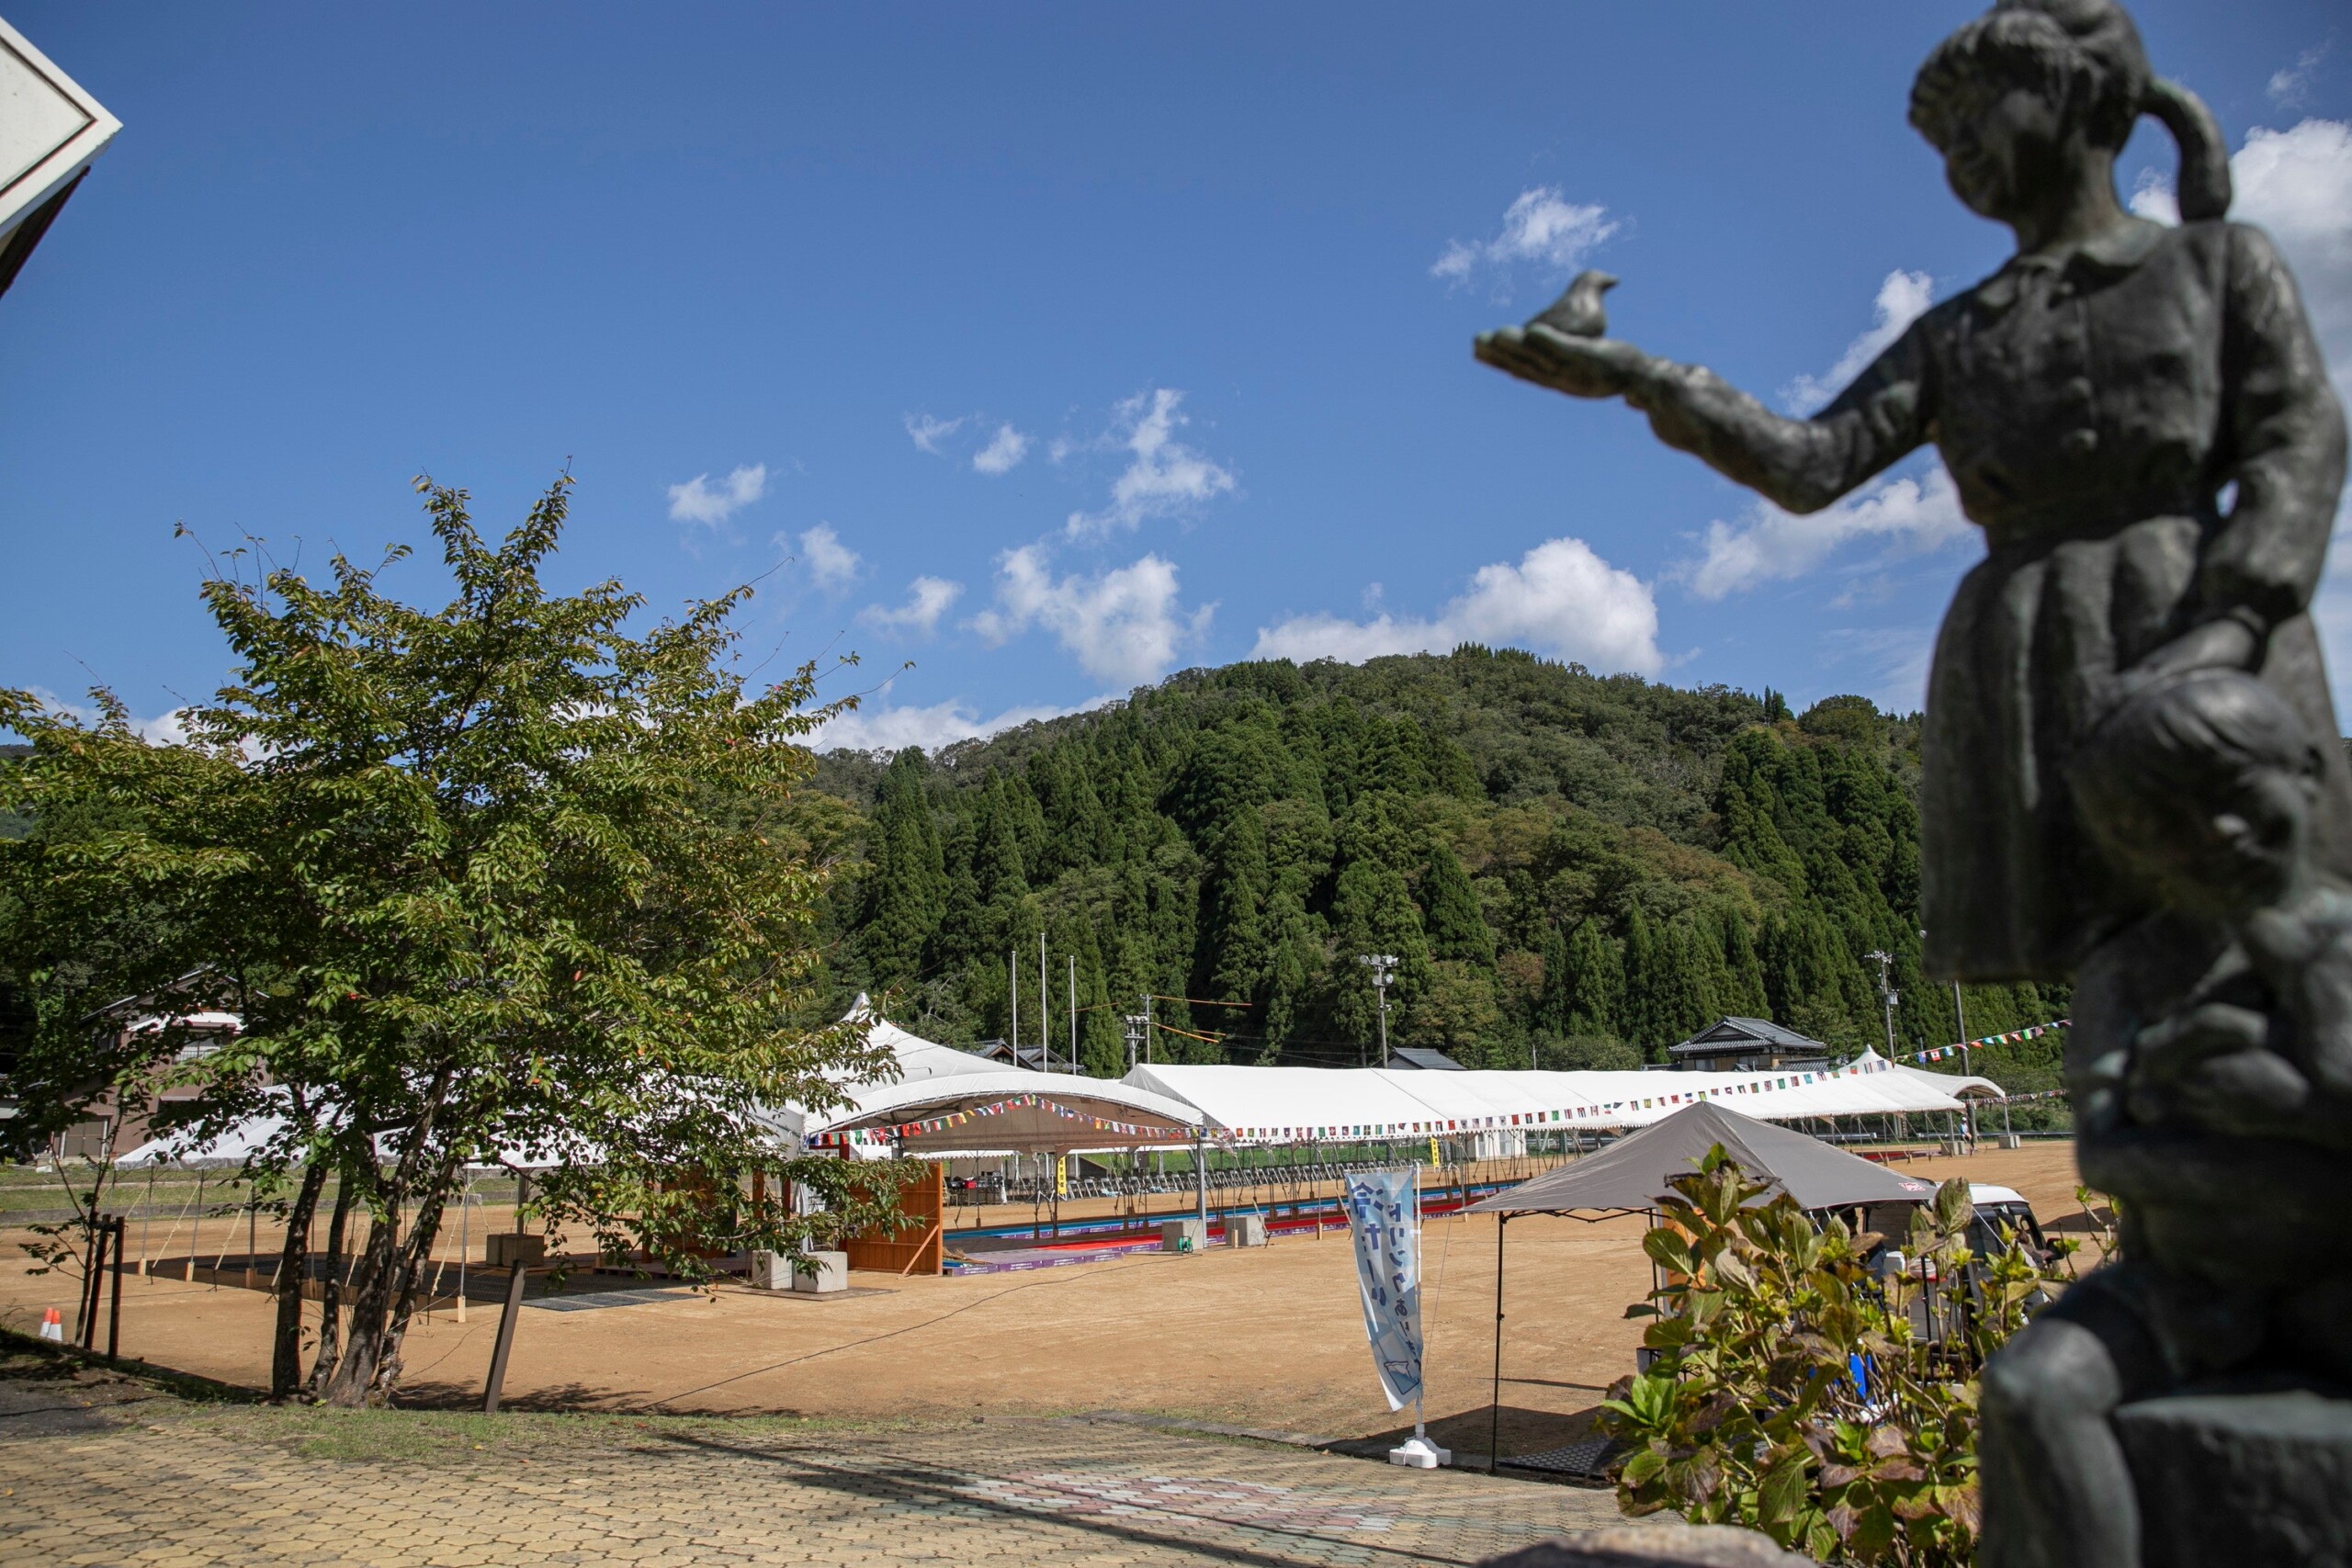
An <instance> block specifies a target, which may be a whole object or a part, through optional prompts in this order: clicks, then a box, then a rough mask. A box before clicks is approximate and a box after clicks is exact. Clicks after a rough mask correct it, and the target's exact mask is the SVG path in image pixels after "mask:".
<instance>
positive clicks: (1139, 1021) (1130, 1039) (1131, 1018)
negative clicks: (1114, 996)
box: [1121, 1012, 1143, 1072]
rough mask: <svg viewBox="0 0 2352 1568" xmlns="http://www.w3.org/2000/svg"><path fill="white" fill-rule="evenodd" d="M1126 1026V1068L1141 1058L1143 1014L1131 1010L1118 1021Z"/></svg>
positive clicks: (1132, 1068)
mask: <svg viewBox="0 0 2352 1568" xmlns="http://www.w3.org/2000/svg"><path fill="white" fill-rule="evenodd" d="M1121 1022H1123V1023H1125V1025H1126V1026H1127V1070H1128V1071H1129V1072H1133V1071H1134V1070H1135V1066H1136V1063H1137V1062H1139V1061H1141V1060H1142V1059H1143V1014H1141V1013H1139V1012H1131V1013H1129V1014H1127V1016H1126V1017H1125V1018H1124V1019H1122V1020H1121Z"/></svg>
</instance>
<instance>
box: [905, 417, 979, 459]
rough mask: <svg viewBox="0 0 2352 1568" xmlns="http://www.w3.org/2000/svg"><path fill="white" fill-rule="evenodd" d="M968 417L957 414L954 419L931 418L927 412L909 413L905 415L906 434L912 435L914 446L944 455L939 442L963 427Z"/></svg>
mask: <svg viewBox="0 0 2352 1568" xmlns="http://www.w3.org/2000/svg"><path fill="white" fill-rule="evenodd" d="M968 417H969V416H968V415H964V414H958V415H956V417H955V418H954V419H933V418H932V417H931V415H929V414H927V413H921V414H917V413H910V414H908V415H907V416H906V421H907V434H909V435H910V436H912V437H914V443H915V446H917V447H918V448H920V449H921V450H922V451H925V452H928V453H930V454H931V455H932V456H933V457H945V456H946V454H945V453H944V452H942V451H941V450H940V449H939V444H940V443H941V442H943V441H944V440H946V439H947V437H949V436H951V435H953V434H956V432H957V431H959V430H961V429H963V428H964V425H965V423H967V419H968Z"/></svg>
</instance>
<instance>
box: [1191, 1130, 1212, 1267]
mask: <svg viewBox="0 0 2352 1568" xmlns="http://www.w3.org/2000/svg"><path fill="white" fill-rule="evenodd" d="M1193 1217H1194V1218H1195V1219H1197V1220H1199V1221H1200V1222H1201V1245H1202V1246H1203V1247H1206V1246H1207V1245H1208V1244H1209V1167H1208V1159H1207V1157H1206V1155H1205V1152H1204V1149H1203V1148H1202V1145H1201V1135H1200V1134H1198V1133H1194V1134H1193Z"/></svg>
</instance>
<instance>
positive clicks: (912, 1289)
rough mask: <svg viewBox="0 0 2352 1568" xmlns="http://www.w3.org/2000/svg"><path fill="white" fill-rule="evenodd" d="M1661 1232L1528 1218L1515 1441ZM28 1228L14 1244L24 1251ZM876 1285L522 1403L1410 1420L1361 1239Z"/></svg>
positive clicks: (0, 1314)
mask: <svg viewBox="0 0 2352 1568" xmlns="http://www.w3.org/2000/svg"><path fill="white" fill-rule="evenodd" d="M1904 1169H1905V1170H1906V1171H1907V1172H1916V1173H1918V1174H1922V1175H1927V1176H1931V1177H1937V1178H1942V1177H1947V1176H1951V1175H1962V1174H1964V1175H1966V1176H1968V1177H1970V1178H1971V1179H1975V1180H1978V1181H1991V1182H1997V1183H2000V1184H2003V1185H2006V1186H2009V1187H2013V1188H2016V1189H2018V1190H2019V1191H2021V1192H2022V1193H2023V1194H2024V1195H2025V1196H2026V1197H2027V1199H2028V1200H2029V1201H2031V1203H2032V1204H2033V1207H2034V1212H2035V1213H2036V1214H2037V1215H2038V1216H2039V1217H2040V1218H2041V1221H2042V1223H2043V1224H2044V1225H2045V1226H2051V1225H2055V1226H2056V1227H2057V1228H2059V1229H2062V1230H2064V1229H2074V1228H2079V1226H2080V1224H2081V1222H2080V1218H2079V1216H2080V1212H2081V1204H2080V1203H2079V1202H2077V1201H2076V1200H2075V1170H2074V1150H2073V1147H2072V1145H2066V1144H2057V1143H2044V1144H2034V1145H2029V1146H2027V1147H2025V1148H2023V1149H2019V1150H2015V1151H2001V1150H1993V1149H1987V1150H1985V1151H1984V1152H1982V1153H1979V1154H1978V1155H1976V1156H1973V1157H1970V1158H1967V1159H1960V1160H1949V1159H1923V1160H1917V1161H1914V1162H1911V1163H1909V1164H1907V1165H1905V1167H1904ZM1641 1232H1642V1222H1641V1221H1640V1220H1639V1219H1637V1218H1626V1219H1617V1220H1610V1221H1603V1222H1600V1223H1597V1224H1589V1223H1586V1222H1582V1221H1578V1220H1574V1219H1559V1218H1550V1217H1538V1216H1530V1217H1526V1218H1521V1219H1519V1220H1515V1221H1513V1222H1512V1223H1511V1224H1510V1234H1509V1253H1508V1257H1507V1259H1506V1278H1505V1284H1506V1289H1505V1292H1504V1311H1505V1314H1506V1317H1505V1320H1504V1331H1505V1337H1504V1347H1503V1363H1502V1370H1503V1384H1502V1403H1503V1405H1504V1407H1505V1414H1504V1420H1503V1423H1502V1439H1501V1447H1502V1451H1503V1452H1504V1453H1506V1454H1512V1453H1521V1452H1526V1451H1530V1450H1532V1449H1536V1448H1543V1447H1549V1446H1553V1445H1555V1444H1557V1443H1559V1442H1564V1441H1567V1440H1570V1439H1571V1438H1573V1437H1575V1436H1579V1435H1581V1433H1582V1430H1583V1429H1584V1427H1586V1426H1587V1424H1588V1423H1589V1414H1588V1413H1589V1411H1590V1409H1591V1407H1592V1406H1593V1404H1595V1403H1596V1402H1597V1401H1598V1399H1599V1398H1600V1393H1601V1391H1602V1389H1604V1388H1605V1387H1606V1386H1607V1384H1608V1383H1609V1382H1611V1381H1612V1380H1613V1379H1615V1378H1617V1377H1618V1376H1620V1375H1621V1374H1623V1372H1625V1371H1629V1370H1630V1369H1631V1367H1632V1364H1633V1356H1634V1347H1635V1345H1636V1344H1637V1343H1638V1340H1639V1333H1638V1325H1636V1324H1633V1323H1629V1322H1627V1321H1625V1320H1624V1318H1623V1315H1622V1314H1623V1309H1624V1308H1625V1306H1626V1305H1627V1304H1628V1303H1632V1302H1634V1301H1637V1300H1639V1299H1640V1298H1641V1296H1642V1294H1643V1292H1645V1291H1646V1290H1647V1289H1648V1269H1647V1266H1646V1264H1645V1261H1644V1259H1643V1257H1642V1253H1641V1248H1640V1237H1641ZM16 1239H18V1238H16V1237H8V1238H0V1245H5V1246H6V1247H7V1250H8V1251H9V1252H11V1253H14V1252H15V1251H16V1250H17V1249H16V1247H15V1246H14V1245H13V1243H14V1241H15V1240H16ZM239 1239H240V1240H242V1237H240V1238H239ZM1495 1244H1496V1227H1495V1224H1494V1223H1493V1222H1492V1221H1490V1220H1487V1219H1483V1218H1468V1219H1445V1220H1433V1221H1431V1222H1430V1225H1429V1229H1428V1234H1427V1239H1426V1251H1425V1260H1424V1286H1423V1289H1424V1302H1425V1308H1424V1315H1425V1317H1426V1319H1427V1322H1428V1326H1429V1343H1430V1355H1429V1360H1428V1387H1429V1393H1430V1407H1429V1413H1430V1421H1431V1425H1432V1427H1434V1428H1435V1429H1436V1430H1437V1432H1438V1435H1439V1436H1440V1437H1441V1438H1442V1439H1443V1440H1448V1441H1450V1442H1451V1443H1453V1446H1455V1447H1457V1448H1462V1449H1467V1450H1476V1451H1480V1452H1483V1451H1484V1450H1486V1448H1487V1393H1488V1387H1489V1382H1488V1380H1489V1378H1490V1377H1491V1375H1492V1372H1493V1356H1494V1327H1495V1316H1494V1314H1495V1268H1496V1258H1495V1253H1496V1245H1495ZM264 1245H265V1246H266V1245H267V1243H266V1235H265V1238H264ZM475 1245H476V1247H477V1249H479V1247H480V1238H479V1237H477V1238H476V1242H475ZM184 1249H185V1248H184V1247H183V1250H184ZM133 1256H134V1257H135V1256H137V1241H136V1235H135V1230H134V1236H133ZM852 1284H853V1285H854V1286H856V1287H859V1288H861V1290H866V1291H870V1292H872V1293H860V1294H854V1295H852V1296H851V1297H849V1298H848V1299H839V1298H836V1299H830V1300H827V1299H818V1298H812V1297H808V1296H777V1295H773V1294H769V1293H765V1292H752V1291H749V1290H744V1289H741V1288H737V1287H733V1286H721V1287H719V1288H718V1290H717V1292H715V1293H713V1294H709V1295H698V1294H684V1293H681V1294H676V1295H671V1296H665V1297H662V1298H659V1299H655V1300H652V1301H649V1302H645V1303H640V1304H631V1305H626V1306H616V1307H608V1308H604V1309H600V1310H593V1311H562V1312H560V1311H545V1310H528V1311H526V1313H525V1314H524V1315H523V1317H522V1319H521V1322H520V1325H519V1326H518V1329H517V1334H516V1338H515V1349H514V1354H513V1360H512V1363H511V1365H510V1367H509V1369H508V1372H507V1381H506V1393H507V1398H508V1401H509V1403H511V1404H515V1405H518V1406H522V1407H526V1408H537V1409H558V1408H570V1409H595V1410H615V1411H619V1410H635V1411H652V1412H664V1413H713V1414H716V1413H753V1412H758V1413H777V1414H793V1415H801V1416H854V1417H871V1416H944V1415H950V1414H955V1413H957V1412H964V1413H973V1412H980V1411H987V1412H989V1413H1003V1414H1049V1413H1055V1412H1083V1411H1097V1410H1115V1411H1126V1412H1134V1413H1138V1414H1149V1415H1155V1416H1177V1417H1182V1418H1189V1419H1194V1420H1204V1421H1209V1422H1216V1423H1223V1424H1227V1425H1231V1426H1236V1427H1251V1428H1258V1429H1262V1430H1272V1431H1282V1432H1290V1433H1300V1434H1306V1435H1309V1436H1314V1437H1317V1438H1349V1437H1363V1436H1367V1435H1371V1434H1376V1433H1381V1432H1386V1431H1392V1430H1394V1429H1396V1427H1397V1422H1398V1420H1399V1417H1397V1416H1392V1415H1390V1414H1389V1413H1388V1412H1387V1411H1386V1410H1385V1408H1384V1405H1385V1402H1384V1401H1383V1400H1382V1398H1381V1397H1380V1393H1379V1389H1378V1386H1377V1384H1376V1383H1375V1382H1374V1378H1373V1375H1372V1369H1371V1367H1370V1365H1369V1358H1368V1355H1367V1352H1366V1349H1365V1347H1364V1341H1363V1320H1362V1316H1361V1311H1360V1308H1359V1306H1358V1303H1357V1300H1356V1288H1355V1276H1354V1270H1353V1267H1352V1264H1351V1258H1350V1253H1349V1247H1348V1244H1347V1239H1346V1237H1345V1235H1343V1234H1341V1233H1339V1232H1336V1231H1335V1232H1333V1233H1331V1234H1329V1235H1325V1236H1324V1237H1322V1238H1321V1239H1320V1240H1317V1239H1316V1238H1314V1237H1313V1236H1311V1235H1299V1236H1296V1237H1289V1236H1285V1237H1283V1238H1281V1239H1279V1240H1277V1241H1276V1243H1275V1244H1274V1245H1273V1246H1271V1247H1266V1248H1264V1249H1262V1250H1261V1249H1251V1250H1225V1249H1215V1250H1212V1251H1209V1252H1207V1253H1204V1254H1199V1255H1193V1256H1171V1255H1163V1254H1158V1253H1143V1254H1134V1255H1128V1256H1125V1257H1119V1258H1110V1259H1106V1260H1104V1261H1101V1262H1096V1263H1089V1264H1080V1265H1074V1266H1069V1267H1063V1268H1055V1269H1039V1270H1035V1271H1032V1272H1023V1273H1006V1274H994V1275H982V1276H978V1277H976V1278H962V1279H956V1278H948V1279H898V1278H894V1277H889V1276H881V1275H870V1274H858V1275H855V1276H853V1279H852ZM72 1298H73V1287H72V1286H71V1284H70V1283H61V1282H60V1281H59V1280H57V1279H56V1277H54V1276H47V1277H30V1276H28V1275H27V1274H26V1273H24V1272H23V1270H22V1268H21V1267H20V1266H18V1265H14V1264H11V1265H8V1266H6V1270H5V1272H0V1323H5V1324H6V1325H9V1326H11V1327H16V1328H18V1329H21V1330H25V1331H27V1332H30V1331H32V1330H33V1329H34V1328H35V1327H36V1326H37V1325H38V1324H39V1322H40V1315H41V1310H42V1308H44V1307H47V1306H51V1305H55V1306H58V1307H61V1308H62V1309H63V1310H64V1312H65V1314H66V1316H67V1318H68V1319H69V1322H70V1319H71V1317H72V1315H73V1299H72ZM309 1310H310V1311H311V1313H312V1314H315V1313H316V1312H317V1310H318V1309H317V1308H316V1307H315V1305H313V1306H311V1308H310V1309H309ZM271 1311H272V1303H271V1302H270V1301H269V1299H268V1298H267V1297H266V1295H264V1294H263V1293H262V1292H258V1291H247V1290H240V1289H236V1288H233V1287H216V1286H211V1285H208V1284H205V1283H202V1282H198V1283H194V1284H190V1283H187V1282H184V1281H182V1280H175V1279H155V1278H145V1279H141V1278H133V1279H130V1280H126V1281H125V1288H124V1292H123V1308H122V1316H123V1322H122V1347H123V1353H124V1354H125V1355H126V1356H129V1357H140V1358H143V1359H147V1360H149V1361H152V1362H154V1363H157V1364H160V1365H164V1366H169V1367H173V1368H175V1369H178V1370H180V1371H188V1372H194V1373H198V1374H200V1375H203V1376H206V1377H210V1378H216V1379H220V1380H221V1381H224V1382H233V1383H239V1384H245V1385H255V1384H259V1383H262V1382H266V1379H267V1368H268V1355H269V1349H268V1339H267V1336H268V1327H269V1322H270V1314H271ZM496 1320H497V1312H496V1310H495V1309H494V1308H492V1307H491V1306H489V1305H487V1304H485V1303H475V1304H474V1305H473V1306H472V1307H471V1308H470V1309H469V1314H468V1321H466V1322H465V1323H463V1324H460V1323H458V1321H457V1320H456V1316H455V1314H453V1313H452V1312H449V1311H447V1310H443V1311H437V1312H435V1313H433V1314H430V1316H429V1317H428V1318H427V1319H426V1320H424V1321H422V1322H420V1323H419V1324H418V1325H416V1326H415V1328H414V1329H413V1330H412V1332H411V1334H410V1337H409V1341H408V1348H407V1365H408V1375H407V1379H406V1382H405V1384H404V1388H405V1396H406V1398H407V1399H409V1400H411V1401H413V1402H415V1403H419V1404H449V1405H462V1404H468V1403H470V1402H472V1401H475V1400H478V1399H479V1397H480V1391H481V1384H482V1379H483V1376H484V1373H485V1372H486V1371H487V1368H488V1363H489V1359H490V1351H491V1342H492V1336H493V1334H494V1332H495V1329H496ZM1408 1418H1409V1417H1408Z"/></svg>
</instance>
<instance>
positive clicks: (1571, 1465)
mask: <svg viewBox="0 0 2352 1568" xmlns="http://www.w3.org/2000/svg"><path fill="white" fill-rule="evenodd" d="M1617 1452H1618V1446H1617V1439H1616V1438H1585V1439H1584V1440H1583V1441H1581V1442H1575V1443H1564V1444H1562V1445H1561V1446H1560V1447H1558V1448H1556V1449H1544V1450H1542V1451H1541V1452H1538V1453H1532V1454H1510V1455H1507V1456H1506V1457H1505V1458H1504V1460H1503V1463H1504V1464H1505V1465H1507V1466H1509V1467H1510V1469H1512V1470H1540V1471H1544V1472H1547V1473H1549V1474H1553V1475H1587V1476H1598V1475H1600V1473H1601V1472H1602V1471H1603V1470H1604V1469H1606V1468H1607V1466H1608V1464H1609V1461H1611V1460H1612V1459H1615V1458H1616V1457H1617Z"/></svg>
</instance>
